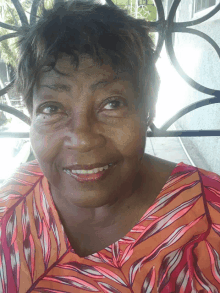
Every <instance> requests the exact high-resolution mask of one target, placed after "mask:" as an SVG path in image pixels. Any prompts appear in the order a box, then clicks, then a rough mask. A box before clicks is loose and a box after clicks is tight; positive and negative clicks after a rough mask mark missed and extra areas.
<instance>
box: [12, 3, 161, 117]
mask: <svg viewBox="0 0 220 293" xmlns="http://www.w3.org/2000/svg"><path fill="white" fill-rule="evenodd" d="M149 32H150V30H149V24H148V22H147V21H146V20H144V19H135V18H133V17H131V16H130V15H128V14H127V13H126V12H125V11H124V10H122V9H120V8H119V7H118V6H116V5H114V6H109V5H102V4H98V3H94V2H92V1H91V0H90V1H88V0H87V1H85V0H80V1H79V0H75V1H73V0H72V1H70V0H69V1H64V0H63V1H59V2H58V3H57V4H54V6H53V8H52V9H45V8H43V12H42V15H41V16H40V17H39V19H38V21H37V22H36V24H34V25H28V26H25V27H23V29H22V31H21V35H20V37H19V41H18V46H19V52H20V54H19V60H18V65H17V69H16V74H15V83H14V88H15V89H16V92H17V93H19V94H20V95H21V96H22V97H23V99H24V102H25V104H26V106H27V108H28V110H29V112H30V113H31V112H32V110H33V90H34V87H35V85H36V84H37V81H38V80H39V78H40V76H41V74H42V72H43V70H44V69H45V68H47V69H48V70H52V69H54V68H55V66H56V63H57V60H58V59H59V58H60V56H61V54H62V53H65V54H67V55H69V56H70V57H71V60H72V63H73V64H75V66H76V67H78V65H79V56H81V55H84V54H86V55H89V56H90V57H91V58H93V60H95V61H96V62H98V63H100V64H102V63H103V60H105V62H106V60H108V61H107V62H108V64H110V65H111V66H112V68H113V69H114V70H115V71H116V72H117V71H129V73H132V75H133V76H134V78H135V80H137V81H138V86H139V90H141V91H142V92H143V95H144V96H145V97H146V98H147V108H148V110H147V111H148V118H149V121H150V123H151V122H152V121H153V119H154V117H155V105H156V101H157V95H158V90H159V85H160V78H159V75H158V73H157V69H156V67H155V60H156V56H155V55H156V54H155V46H154V43H153V41H152V40H151V38H150V36H149ZM140 81H141V82H140Z"/></svg>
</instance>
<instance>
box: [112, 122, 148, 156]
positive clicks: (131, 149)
mask: <svg viewBox="0 0 220 293" xmlns="http://www.w3.org/2000/svg"><path fill="white" fill-rule="evenodd" d="M145 134H146V131H145V129H144V128H143V127H141V124H140V122H139V121H137V122H134V121H130V122H129V121H128V122H127V123H126V124H124V125H123V127H121V128H120V129H115V131H114V141H115V143H116V144H117V147H118V149H119V150H120V152H121V153H123V154H124V156H128V157H130V156H131V157H132V156H137V155H138V157H139V156H142V155H143V152H144V149H145V141H146V137H145Z"/></svg>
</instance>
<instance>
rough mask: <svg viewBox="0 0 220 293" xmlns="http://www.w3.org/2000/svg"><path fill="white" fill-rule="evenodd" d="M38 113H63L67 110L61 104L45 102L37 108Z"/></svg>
mask: <svg viewBox="0 0 220 293" xmlns="http://www.w3.org/2000/svg"><path fill="white" fill-rule="evenodd" d="M37 113H38V114H46V115H54V114H63V113H65V111H64V109H63V107H62V106H61V105H58V104H52V103H45V104H43V105H40V107H39V108H38V110H37Z"/></svg>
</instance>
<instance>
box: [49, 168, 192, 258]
mask: <svg viewBox="0 0 220 293" xmlns="http://www.w3.org/2000/svg"><path fill="white" fill-rule="evenodd" d="M182 164H183V165H186V164H185V163H183V162H180V163H177V164H176V166H175V167H174V168H173V170H172V172H171V174H170V175H169V177H168V179H167V181H166V182H165V184H164V185H163V187H162V189H161V190H160V192H159V193H158V195H157V196H156V198H155V200H154V201H153V203H152V204H151V205H150V207H149V208H148V209H147V210H146V211H145V213H144V214H143V215H142V216H141V218H140V219H139V220H138V222H137V223H136V224H135V225H134V226H133V227H132V228H131V230H130V231H129V232H127V234H126V235H124V236H123V237H122V238H120V239H118V240H117V241H115V242H113V243H112V244H110V245H108V246H106V247H105V248H103V249H101V250H100V251H97V252H94V253H91V254H89V255H87V256H82V257H81V256H79V255H78V254H77V253H76V252H75V250H74V248H73V247H72V245H71V244H70V241H69V239H68V236H67V235H66V232H65V230H64V227H63V224H62V222H61V219H60V217H59V214H58V211H57V209H56V206H55V203H54V200H53V197H52V194H51V191H50V185H49V182H48V180H47V179H46V183H47V185H48V186H47V187H48V196H49V197H50V200H51V201H52V203H53V208H54V210H55V213H56V214H57V217H58V219H59V223H60V225H61V227H62V231H63V236H64V239H67V242H68V247H67V249H70V250H72V251H73V252H74V254H75V255H76V256H77V257H78V258H79V259H86V258H90V257H95V256H97V254H98V253H101V252H103V251H106V250H111V246H112V245H114V244H116V243H118V242H119V241H122V239H123V238H125V237H129V234H130V233H131V231H132V230H133V229H135V227H136V226H137V225H138V224H139V223H140V222H141V220H142V218H144V217H145V215H146V214H147V213H148V212H149V210H150V209H151V208H152V206H153V205H155V203H156V201H157V200H158V198H159V196H160V194H161V192H162V191H163V189H164V187H165V186H166V184H167V183H168V182H169V180H170V178H171V177H172V175H173V173H175V170H176V168H177V167H178V166H179V165H182ZM134 241H135V239H134Z"/></svg>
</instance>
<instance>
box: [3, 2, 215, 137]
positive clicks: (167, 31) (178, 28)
mask: <svg viewBox="0 0 220 293" xmlns="http://www.w3.org/2000/svg"><path fill="white" fill-rule="evenodd" d="M11 1H12V2H13V4H14V6H15V8H16V10H17V13H18V15H19V18H20V20H21V23H22V26H25V25H27V24H28V19H27V17H26V14H25V12H24V10H23V8H22V6H21V4H20V2H19V0H11ZM154 1H155V4H156V7H157V13H158V20H157V21H156V22H149V25H150V30H151V32H158V34H159V38H158V42H157V46H156V54H155V55H156V56H157V57H156V58H158V57H159V56H160V53H161V50H162V47H163V44H164V43H165V46H166V51H167V54H168V56H169V58H170V61H171V63H172V64H173V66H174V68H175V69H176V71H177V72H178V74H180V76H181V77H182V78H183V79H184V80H185V81H186V82H187V83H188V84H189V85H190V86H191V87H193V88H195V89H196V90H198V91H200V92H202V93H204V94H207V95H210V96H212V97H209V98H207V99H204V100H202V101H199V102H196V103H193V104H191V105H189V106H187V107H185V108H183V109H181V110H180V111H179V112H178V113H176V114H175V115H174V116H173V117H171V118H170V119H169V120H168V121H167V122H166V123H164V124H163V125H162V127H160V128H157V127H156V126H155V125H154V123H152V125H150V129H151V131H148V132H147V136H149V137H168V136H169V137H179V136H220V130H186V131H167V129H168V128H169V127H170V126H171V125H172V124H173V123H174V122H175V121H177V120H178V119H179V118H180V117H182V116H184V115H186V114H187V113H189V112H191V111H193V110H195V109H198V108H200V107H203V106H207V105H210V104H215V103H220V91H219V90H215V89H211V88H208V87H205V86H203V85H201V84H199V83H198V82H196V81H195V80H193V79H192V78H191V77H189V76H188V75H187V74H186V73H185V72H184V70H183V69H182V68H181V66H180V64H179V62H178V60H177V58H176V55H175V52H174V48H173V42H172V34H173V33H175V32H181V33H190V34H194V35H197V36H199V37H201V38H203V39H205V40H206V41H207V42H208V43H209V44H210V45H211V46H212V47H213V48H214V50H215V51H216V53H217V54H218V56H219V57H220V48H219V46H218V45H217V43H216V42H215V41H214V40H213V39H212V38H211V37H209V36H208V35H207V34H205V33H203V32H201V31H199V30H197V29H193V28H190V27H191V26H194V25H197V24H200V23H202V22H205V21H206V20H207V19H209V18H211V17H212V16H213V15H215V14H216V13H217V12H218V11H219V10H220V4H218V5H217V6H215V7H214V8H213V10H211V11H210V12H209V13H208V14H207V15H205V16H203V17H201V18H199V19H196V20H192V21H185V22H174V17H175V15H176V11H177V8H178V6H179V4H180V2H181V0H174V1H173V4H172V6H171V9H170V11H169V14H168V17H167V19H165V13H164V8H163V4H162V1H161V0H154ZM141 2H144V3H146V4H147V1H145V0H143V1H141ZM106 3H107V4H108V5H115V4H114V3H113V2H112V1H111V0H106ZM146 4H143V3H142V4H140V5H146ZM39 5H40V0H34V1H33V3H32V7H31V13H30V20H29V22H30V24H33V23H35V22H36V16H35V15H36V13H37V9H38V7H39ZM0 26H1V27H3V28H6V29H9V30H12V31H15V33H11V34H7V35H5V36H1V37H0V42H1V41H3V40H5V39H8V38H13V37H17V36H18V34H19V27H16V26H12V25H9V24H5V23H2V22H0ZM156 61H157V60H155V62H156ZM12 84H13V81H12V83H11V84H9V85H8V86H6V87H5V88H4V89H2V90H0V96H2V95H4V94H5V93H6V92H7V91H8V89H9V88H10V87H11V86H12ZM12 109H13V108H11V107H9V106H5V105H0V110H3V111H5V112H8V113H11V114H13V115H15V116H16V117H18V118H20V119H21V120H22V121H24V122H25V123H27V124H29V125H30V119H29V117H27V116H26V115H24V114H23V113H21V112H20V111H18V110H15V109H13V110H12ZM28 136H29V134H28V133H12V132H3V133H0V138H2V137H21V138H26V137H28Z"/></svg>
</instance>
